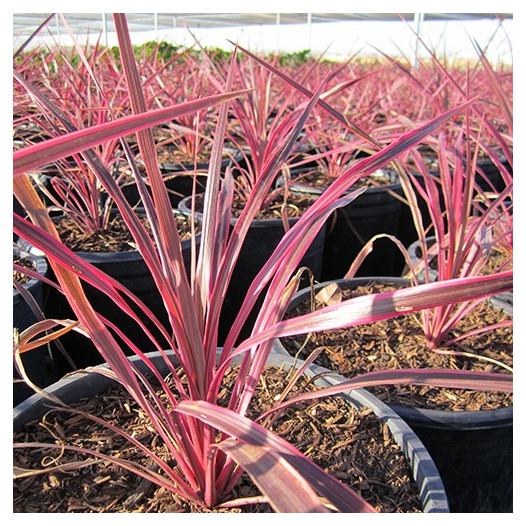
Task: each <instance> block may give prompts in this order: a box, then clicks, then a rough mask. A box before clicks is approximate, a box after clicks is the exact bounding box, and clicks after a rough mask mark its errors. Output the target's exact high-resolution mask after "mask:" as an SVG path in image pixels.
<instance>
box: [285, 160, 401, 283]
mask: <svg viewBox="0 0 526 526" xmlns="http://www.w3.org/2000/svg"><path fill="white" fill-rule="evenodd" d="M378 172H379V174H381V175H382V176H387V177H389V179H390V180H391V181H392V184H389V185H387V186H385V185H384V186H371V187H369V188H367V190H366V191H365V192H364V193H363V194H361V195H359V196H358V197H357V198H356V199H355V200H354V201H352V202H351V203H349V204H348V205H346V206H344V207H342V208H339V209H337V210H336V211H335V212H334V213H333V214H332V216H331V217H330V218H329V220H328V221H327V233H326V238H325V248H324V253H323V268H322V275H321V279H322V280H323V281H327V280H331V279H339V278H342V277H343V276H344V275H345V274H346V273H347V271H348V270H349V267H350V266H351V264H352V262H353V261H354V259H355V257H356V256H357V254H358V253H359V252H360V250H361V249H362V247H363V246H364V245H365V243H367V241H369V239H371V238H372V237H373V236H375V235H377V234H391V235H393V236H395V237H398V234H399V228H400V215H401V210H402V202H401V201H400V199H399V198H398V197H397V196H401V195H402V186H401V184H400V183H399V182H398V176H397V174H396V172H394V171H392V170H379V171H378ZM371 177H372V175H371ZM297 187H299V188H300V189H301V190H302V191H306V192H312V193H316V194H321V193H322V190H320V189H317V188H313V187H310V186H305V185H293V188H297ZM397 251H398V249H397V248H396V246H395V245H394V243H393V242H392V241H389V240H387V239H378V240H377V241H375V243H374V246H373V251H372V252H371V254H369V255H368V256H367V258H366V259H365V260H364V262H363V264H362V265H361V266H360V268H359V269H358V271H357V274H356V275H357V276H394V275H397V274H399V270H398V272H397V269H398V259H397Z"/></svg>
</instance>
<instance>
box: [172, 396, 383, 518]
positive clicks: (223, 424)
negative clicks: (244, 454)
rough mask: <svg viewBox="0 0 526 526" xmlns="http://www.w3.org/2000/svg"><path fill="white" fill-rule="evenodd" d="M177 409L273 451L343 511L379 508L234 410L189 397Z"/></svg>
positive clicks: (366, 510) (292, 447)
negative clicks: (191, 399) (189, 398)
mask: <svg viewBox="0 0 526 526" xmlns="http://www.w3.org/2000/svg"><path fill="white" fill-rule="evenodd" d="M174 411H177V412H180V413H183V414H186V415H189V416H194V417H196V418H198V419H200V420H202V421H203V422H206V423H207V424H209V425H211V426H212V427H215V428H216V429H218V430H219V431H221V432H223V433H226V434H227V435H230V436H231V437H235V438H236V439H237V440H240V441H242V442H244V443H246V444H249V445H252V446H257V447H258V448H268V449H271V450H273V451H274V452H275V453H276V454H279V455H281V456H282V457H283V459H284V460H285V461H286V462H287V463H289V464H290V465H291V466H292V467H293V468H294V469H295V470H296V471H298V472H299V474H300V475H301V476H302V477H303V478H304V479H306V480H307V481H308V483H309V484H310V485H311V486H312V488H313V489H314V490H315V491H316V492H317V493H318V494H319V495H321V496H323V497H325V498H326V499H327V500H329V501H330V502H331V503H333V504H334V506H336V508H337V509H338V510H340V511H341V512H344V513H351V512H362V513H363V512H372V513H374V512H375V511H376V510H375V509H374V508H373V507H372V506H371V505H370V504H368V503H367V502H366V501H365V500H363V499H362V497H360V496H359V495H357V494H356V493H355V492H354V491H352V490H351V489H350V488H348V487H347V486H345V485H344V484H342V483H341V482H340V481H339V480H337V479H335V478H333V477H331V476H330V475H328V474H327V473H326V472H325V471H324V470H323V469H321V468H320V467H319V466H317V465H316V464H315V463H314V462H312V461H311V460H309V459H308V458H307V457H305V456H304V455H302V454H301V453H300V452H299V451H298V450H297V449H296V448H295V447H294V446H292V445H291V444H289V443H288V442H287V441H286V440H284V439H282V438H281V437H279V436H277V435H275V434H274V433H271V432H270V431H269V430H267V429H265V428H264V427H262V426H260V425H258V424H256V423H255V422H253V421H252V420H250V419H248V418H246V417H244V416H242V415H240V414H238V413H236V412H234V411H230V410H229V409H226V408H223V407H219V406H217V405H214V404H210V403H208V402H204V401H189V400H187V401H183V402H181V403H179V404H178V405H177V407H175V408H174ZM258 454H259V452H258ZM269 497H270V495H269Z"/></svg>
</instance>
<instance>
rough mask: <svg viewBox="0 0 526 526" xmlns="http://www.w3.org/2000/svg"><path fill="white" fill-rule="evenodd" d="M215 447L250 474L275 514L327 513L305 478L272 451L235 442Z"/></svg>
mask: <svg viewBox="0 0 526 526" xmlns="http://www.w3.org/2000/svg"><path fill="white" fill-rule="evenodd" d="M217 447H218V448H219V449H221V451H223V453H226V454H227V455H229V456H230V457H232V458H233V459H234V461H235V462H237V463H238V464H239V465H241V466H242V467H243V469H244V470H245V471H246V472H247V473H248V474H249V475H250V478H251V479H252V480H253V481H254V483H255V484H256V485H257V486H258V488H259V489H260V490H261V492H262V493H263V494H264V495H266V496H267V498H268V500H269V502H270V503H271V504H272V508H274V511H276V512H278V513H329V510H328V509H327V508H326V507H325V506H323V505H322V504H321V502H320V499H319V498H318V497H317V496H316V493H314V491H313V490H312V488H311V487H310V486H309V484H307V483H306V481H305V479H304V478H303V477H301V476H300V475H299V473H298V472H297V471H296V470H295V469H293V468H292V466H291V465H290V464H289V463H288V462H287V461H286V460H285V459H284V458H283V456H282V455H280V454H279V453H277V452H276V451H274V450H272V449H269V448H265V447H260V446H255V445H253V444H247V443H245V442H242V441H237V440H232V439H230V440H225V441H224V442H220V443H219V444H217Z"/></svg>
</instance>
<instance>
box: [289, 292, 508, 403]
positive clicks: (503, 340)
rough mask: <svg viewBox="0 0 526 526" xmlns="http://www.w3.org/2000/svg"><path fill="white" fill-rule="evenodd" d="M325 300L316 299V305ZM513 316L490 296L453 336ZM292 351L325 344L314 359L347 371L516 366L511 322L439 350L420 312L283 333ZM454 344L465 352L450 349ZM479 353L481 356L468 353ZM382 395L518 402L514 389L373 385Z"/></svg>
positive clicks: (399, 399)
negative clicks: (332, 328) (430, 340)
mask: <svg viewBox="0 0 526 526" xmlns="http://www.w3.org/2000/svg"><path fill="white" fill-rule="evenodd" d="M396 288H397V287H395V286H391V285H380V284H374V283H370V284H368V285H367V286H363V287H358V288H356V289H354V290H353V291H350V290H348V289H345V288H343V289H342V290H341V293H342V299H349V298H351V297H355V296H360V295H363V294H372V293H376V292H387V291H390V290H395V289H396ZM324 305H325V304H324V303H321V302H317V303H316V305H315V307H314V308H315V309H319V308H321V307H323V306H324ZM311 310H312V307H311V302H310V299H309V300H306V301H304V302H302V303H300V304H299V305H298V306H297V307H295V308H294V309H292V310H291V312H290V313H289V314H288V315H287V317H292V316H297V315H299V314H302V313H307V312H310V311H311ZM509 319H511V317H510V316H508V315H507V314H505V313H504V312H503V311H502V310H501V309H497V308H495V307H493V306H491V305H490V304H489V303H488V302H483V303H480V304H479V305H478V306H477V307H475V309H473V311H472V312H471V313H470V314H469V315H468V316H467V317H466V318H464V319H463V320H462V321H461V322H460V323H459V324H458V325H457V327H456V329H455V332H454V334H452V335H451V337H453V336H456V335H460V334H464V333H467V332H469V331H471V330H474V329H477V328H479V327H483V326H486V325H492V324H495V323H498V322H500V321H504V320H509ZM281 341H282V343H283V345H284V346H285V348H286V349H287V350H288V352H289V353H290V354H292V355H297V354H298V356H299V357H300V358H302V359H305V358H306V357H307V356H308V355H309V354H310V353H311V352H312V351H313V350H314V349H317V348H319V347H321V348H323V350H322V352H321V354H320V355H319V356H318V358H317V359H316V361H315V363H317V364H318V365H321V366H323V367H326V368H328V369H331V370H333V371H336V372H338V373H340V374H342V375H344V376H347V377H354V376H357V375H359V374H363V373H367V372H372V371H378V370H385V369H402V368H417V369H420V368H425V367H433V368H443V369H456V370H474V371H486V372H498V373H505V374H507V373H509V371H508V370H507V369H506V368H505V367H503V366H502V365H500V364H504V365H505V366H508V367H512V366H513V328H512V326H507V327H501V328H498V329H493V330H491V331H489V332H485V333H482V334H478V335H476V336H470V337H468V338H466V339H464V340H462V341H461V342H459V343H458V344H455V345H454V346H452V347H442V348H439V349H437V350H435V351H433V350H430V349H429V348H428V346H427V345H426V342H425V338H424V335H423V331H422V326H421V314H419V313H413V314H407V315H403V316H398V317H396V318H392V319H389V320H383V321H379V322H375V323H371V324H365V325H360V326H355V327H350V328H348V329H339V330H336V331H327V332H322V333H318V334H311V335H309V336H308V337H307V338H305V337H301V338H299V337H289V338H282V340H281ZM450 350H453V351H455V352H457V353H462V354H461V355H450V354H445V353H446V352H448V351H450ZM468 354H469V355H475V356H476V357H472V356H468ZM369 390H370V391H372V392H373V393H374V394H376V395H377V396H378V397H379V398H380V399H382V400H384V401H386V402H389V403H394V404H399V405H405V406H413V407H421V408H434V409H443V410H452V411H465V410H479V409H494V408H497V407H504V406H510V405H512V404H513V395H512V394H511V393H497V392H478V391H469V390H463V389H439V388H431V387H427V386H412V385H411V386H399V387H378V388H371V389H369Z"/></svg>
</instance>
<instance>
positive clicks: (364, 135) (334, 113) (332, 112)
mask: <svg viewBox="0 0 526 526" xmlns="http://www.w3.org/2000/svg"><path fill="white" fill-rule="evenodd" d="M238 48H239V49H240V50H241V51H243V53H245V54H247V55H248V56H249V57H251V58H252V59H254V60H255V61H256V62H258V63H259V64H261V65H262V66H264V67H266V68H268V69H269V70H270V71H272V73H274V74H275V75H277V76H278V77H280V78H282V79H283V80H285V81H286V82H288V83H289V84H290V85H291V86H293V87H294V88H296V89H297V90H298V91H300V92H301V93H303V94H304V95H306V96H307V97H309V98H311V97H312V96H313V93H312V92H311V91H309V90H308V89H307V88H305V87H304V86H302V85H301V84H299V83H298V82H296V81H295V80H294V79H293V78H291V77H289V76H288V75H286V74H285V73H283V72H282V71H280V70H279V69H277V68H275V67H274V66H272V65H271V64H269V63H268V62H266V61H264V60H262V59H261V58H259V57H258V56H257V55H254V54H252V53H251V52H250V51H248V50H247V49H245V48H243V47H241V46H238ZM318 104H319V105H320V106H321V107H322V108H323V109H324V110H326V111H327V112H328V113H329V114H330V115H332V116H333V117H334V118H335V119H336V120H338V121H339V122H341V123H342V124H344V125H345V126H346V127H348V128H350V129H351V130H352V131H353V132H354V133H355V134H356V135H358V136H359V137H361V138H362V139H364V140H365V141H366V142H368V143H369V144H371V145H373V146H374V147H375V148H378V149H379V148H381V145H380V143H378V142H377V141H376V140H375V139H374V138H373V137H371V136H370V135H369V134H368V133H367V132H365V131H364V130H362V129H361V128H360V127H359V126H357V125H356V124H354V123H353V122H351V121H349V120H348V119H347V118H346V117H345V116H344V115H342V114H341V113H340V112H339V111H337V110H335V109H334V108H333V107H332V106H330V105H329V104H327V103H326V102H325V101H323V100H322V99H320V100H319V101H318Z"/></svg>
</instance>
